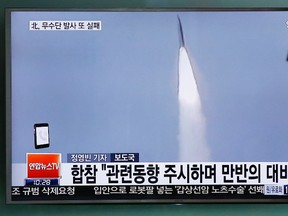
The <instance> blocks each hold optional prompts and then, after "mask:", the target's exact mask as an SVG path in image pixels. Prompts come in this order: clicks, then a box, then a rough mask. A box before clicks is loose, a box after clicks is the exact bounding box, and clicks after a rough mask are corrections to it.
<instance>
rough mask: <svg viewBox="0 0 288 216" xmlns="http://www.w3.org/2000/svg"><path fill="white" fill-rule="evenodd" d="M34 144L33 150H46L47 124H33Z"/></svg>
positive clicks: (47, 140) (47, 141)
mask: <svg viewBox="0 0 288 216" xmlns="http://www.w3.org/2000/svg"><path fill="white" fill-rule="evenodd" d="M34 143H35V148H36V149H39V148H47V147H49V146H50V137H49V124H48V123H38V124H34Z"/></svg>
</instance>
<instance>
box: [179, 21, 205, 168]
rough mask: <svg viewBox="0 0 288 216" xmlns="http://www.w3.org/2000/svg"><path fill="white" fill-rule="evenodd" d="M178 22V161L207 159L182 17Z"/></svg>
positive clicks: (203, 126)
mask: <svg viewBox="0 0 288 216" xmlns="http://www.w3.org/2000/svg"><path fill="white" fill-rule="evenodd" d="M178 22H179V23H178V24H179V39H180V49H179V68H178V70H179V71H178V102H179V161H181V162H188V161H189V162H192V161H193V162H201V161H209V148H208V146H207V144H206V139H205V133H206V125H205V116H204V114H203V112H202V107H201V100H200V95H199V92H198V86H197V82H196V79H195V76H194V72H193V67H192V64H191V62H190V59H189V56H188V53H187V50H186V48H185V43H184V34H183V29H182V24H181V20H180V18H179V17H178Z"/></svg>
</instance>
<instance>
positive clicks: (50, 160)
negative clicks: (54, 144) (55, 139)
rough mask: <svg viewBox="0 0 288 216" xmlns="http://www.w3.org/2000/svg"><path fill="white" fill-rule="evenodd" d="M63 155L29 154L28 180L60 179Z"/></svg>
mask: <svg viewBox="0 0 288 216" xmlns="http://www.w3.org/2000/svg"><path fill="white" fill-rule="evenodd" d="M60 164H61V154H58V153H42V154H38V153H27V178H60Z"/></svg>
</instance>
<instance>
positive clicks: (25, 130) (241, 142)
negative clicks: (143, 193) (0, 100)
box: [12, 12, 288, 162]
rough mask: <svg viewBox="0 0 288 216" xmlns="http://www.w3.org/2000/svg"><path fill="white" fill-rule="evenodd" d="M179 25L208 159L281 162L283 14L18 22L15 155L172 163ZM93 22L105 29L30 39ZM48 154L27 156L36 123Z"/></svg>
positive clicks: (285, 120)
mask: <svg viewBox="0 0 288 216" xmlns="http://www.w3.org/2000/svg"><path fill="white" fill-rule="evenodd" d="M177 15H178V16H179V17H180V18H181V21H182V27H183V31H184V37H185V44H186V48H187V50H188V52H189V54H190V57H191V61H192V62H193V67H194V70H195V71H196V77H197V83H198V86H199V91H200V96H201V100H202V107H203V112H204V114H205V117H206V125H207V132H206V135H207V142H208V145H209V147H210V149H211V153H212V154H211V156H212V161H287V156H286V151H287V149H288V147H287V146H288V145H287V143H288V133H287V128H288V115H287V110H288V101H287V99H288V91H287V83H288V70H287V67H288V62H286V55H287V50H288V28H287V26H286V21H288V13H287V12H162V13H158V12H149V13H145V12H133V13H126V12H121V13H119V12H82V13H76V12H66V13H61V12H55V13H48V12H34V13H28V12H15V13H13V15H12V107H13V108H12V131H13V134H12V154H13V158H12V159H13V162H25V154H26V153H27V152H31V153H32V152H54V153H58V152H59V153H62V154H63V155H62V158H64V160H65V156H66V154H67V153H81V152H85V153H115V152H124V153H125V152H135V153H140V160H141V161H143V162H145V161H164V162H165V161H177V157H178V100H177V73H178V71H177V68H178V53H179V36H178V20H177ZM30 20H101V21H102V30H101V31H93V32H92V31H29V29H28V23H29V21H30ZM42 122H47V123H49V125H50V138H51V145H50V147H49V148H48V149H37V150H36V149H34V140H33V125H34V124H35V123H42Z"/></svg>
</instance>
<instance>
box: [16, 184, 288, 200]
mask: <svg viewBox="0 0 288 216" xmlns="http://www.w3.org/2000/svg"><path fill="white" fill-rule="evenodd" d="M11 196H12V201H33V200H35V201H36V200H40V201H41V200H42V201H43V200H54V201H57V200H60V201H61V200H62V201H64V200H87V201H88V200H95V201H97V200H98V201H100V200H107V201H111V200H140V199H141V200H167V199H168V200H169V199H174V200H175V199H176V200H177V199H179V200H193V199H212V200H213V199H226V200H227V199H280V200H281V199H283V200H287V201H288V185H281V186H280V185H193V186H192V185H190V186H187V185H157V186H151V185H142V186H130V185H125V186H119V185H107V186H49V187H46V186H39V187H35V186H33V187H31V186H30V187H23V186H21V187H11Z"/></svg>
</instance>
